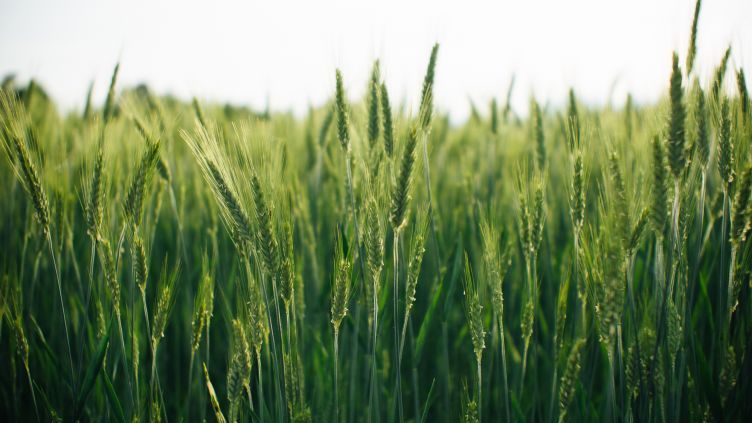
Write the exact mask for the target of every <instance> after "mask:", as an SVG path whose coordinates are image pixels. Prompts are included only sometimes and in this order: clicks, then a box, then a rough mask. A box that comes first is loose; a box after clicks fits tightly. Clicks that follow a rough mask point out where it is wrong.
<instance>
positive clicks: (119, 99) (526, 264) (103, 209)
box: [0, 1, 752, 422]
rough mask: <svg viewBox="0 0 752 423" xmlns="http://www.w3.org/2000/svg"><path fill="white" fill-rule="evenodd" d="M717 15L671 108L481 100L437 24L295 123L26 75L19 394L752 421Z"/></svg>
mask: <svg viewBox="0 0 752 423" xmlns="http://www.w3.org/2000/svg"><path fill="white" fill-rule="evenodd" d="M697 10H698V11H699V1H698V4H697ZM696 22H697V12H696V13H695V24H694V25H693V28H696ZM695 38H696V31H695V30H693V31H692V39H691V42H690V49H689V51H688V52H687V53H686V54H679V55H677V54H674V56H673V58H671V57H666V68H665V69H663V70H656V72H666V70H667V69H669V66H668V65H669V64H672V67H671V68H670V69H672V70H671V72H670V73H669V72H666V75H665V78H666V91H665V94H664V95H663V96H662V97H661V98H662V99H661V100H660V101H659V102H658V103H657V104H641V105H637V104H634V103H633V102H632V100H631V98H627V99H626V103H625V104H624V105H623V107H621V106H620V107H618V108H612V107H605V108H593V107H588V105H587V104H584V103H582V102H580V101H578V97H577V93H576V92H573V91H570V95H569V104H568V107H566V108H564V109H563V110H557V109H554V108H551V107H545V106H543V105H539V104H538V103H536V102H535V100H531V108H530V113H529V117H525V118H522V117H520V115H519V114H518V113H517V112H516V111H515V110H513V109H512V108H511V107H510V106H509V100H508V97H509V96H507V98H506V99H504V98H502V99H500V100H499V101H496V100H495V101H493V102H492V103H491V104H490V106H489V107H488V108H487V109H484V110H476V109H473V112H472V114H471V116H470V118H469V120H468V121H467V122H464V123H462V124H450V122H449V119H448V116H447V114H446V113H443V112H441V110H435V109H434V106H433V100H432V99H433V92H434V90H440V89H441V87H440V86H436V87H434V85H433V81H434V74H435V73H437V72H441V54H440V49H439V46H438V45H437V46H435V47H434V49H433V50H432V51H431V52H430V57H429V56H428V54H427V53H428V52H425V53H426V59H427V63H428V65H427V70H426V73H425V80H424V83H423V86H422V87H415V90H416V92H418V91H419V92H420V94H421V97H420V98H421V99H422V101H421V102H420V104H419V107H418V105H416V107H415V109H413V110H411V109H410V108H409V107H406V106H404V105H401V104H400V103H399V102H398V100H399V99H396V98H390V97H389V94H388V92H387V88H388V86H389V81H384V80H382V78H381V76H380V74H379V65H378V62H376V63H375V64H374V67H373V73H372V76H371V78H370V79H369V80H368V81H363V83H364V84H367V87H368V89H367V90H366V95H365V98H363V99H359V100H356V101H351V98H350V97H348V95H347V90H348V88H351V87H346V86H344V84H343V82H342V76H341V74H340V73H339V71H337V72H336V75H335V71H334V70H332V81H331V82H335V81H336V91H335V92H334V93H332V99H331V101H330V102H328V103H326V104H323V105H320V106H317V107H313V108H311V109H310V111H309V113H308V114H307V115H306V116H305V117H304V118H302V119H301V118H296V117H295V116H293V115H292V114H284V113H274V112H269V111H263V112H259V111H253V110H250V109H247V108H238V107H233V106H230V105H227V106H225V105H218V104H201V103H199V102H198V101H195V100H194V101H193V102H192V103H183V102H181V101H178V100H176V99H174V98H171V97H158V96H154V95H152V93H151V92H150V91H149V89H148V88H146V87H144V86H139V87H136V88H127V89H121V88H120V86H119V85H118V82H117V74H118V68H117V67H116V68H115V71H114V74H113V76H112V81H111V84H110V88H109V92H108V94H107V97H106V101H105V102H104V104H103V106H102V107H96V106H95V105H94V103H93V101H92V99H91V97H92V96H91V92H90V93H89V96H88V98H87V101H86V107H85V109H84V110H83V111H75V112H70V113H65V114H61V113H60V112H59V111H58V109H57V108H56V106H55V103H54V102H53V101H52V99H50V98H49V97H48V96H47V94H46V93H45V91H44V89H43V87H41V86H38V85H36V84H34V83H33V82H32V83H30V84H28V85H24V86H18V85H17V84H14V82H13V81H12V80H10V79H8V80H6V81H5V83H4V84H3V86H2V90H1V91H0V140H2V146H3V148H2V156H3V157H2V160H0V181H1V182H0V199H1V200H0V242H1V244H0V247H2V252H0V420H2V421H57V420H61V421H117V422H127V421H172V422H176V421H186V422H193V421H202V420H206V421H214V420H216V421H220V422H224V421H230V422H234V421H274V422H285V421H292V422H309V421H319V422H371V421H373V422H379V421H390V422H391V421H398V422H405V421H412V422H433V421H451V422H454V421H463V422H478V421H493V422H497V421H498V422H512V421H546V422H557V421H672V422H673V421H701V420H702V421H705V420H709V421H742V420H745V418H744V416H745V415H747V416H749V415H750V413H752V401H751V400H752V379H750V375H752V295H751V294H752V241H750V239H749V238H750V237H749V235H750V228H751V227H752V198H750V197H751V195H752V193H751V191H752V111H751V110H750V107H751V104H750V99H749V96H748V91H747V86H746V83H745V76H744V75H745V74H744V70H743V69H736V68H734V66H733V63H734V61H733V55H734V51H733V49H732V47H733V46H731V47H729V49H728V50H727V51H725V52H723V51H720V52H718V62H719V65H718V66H717V68H716V70H715V72H714V73H713V76H712V78H710V79H708V80H703V79H700V78H699V77H698V76H697V74H696V72H693V62H694V56H695ZM124 65H127V64H124ZM335 76H336V79H335ZM324 82H326V81H322V83H324ZM331 82H330V83H331ZM510 91H511V88H510Z"/></svg>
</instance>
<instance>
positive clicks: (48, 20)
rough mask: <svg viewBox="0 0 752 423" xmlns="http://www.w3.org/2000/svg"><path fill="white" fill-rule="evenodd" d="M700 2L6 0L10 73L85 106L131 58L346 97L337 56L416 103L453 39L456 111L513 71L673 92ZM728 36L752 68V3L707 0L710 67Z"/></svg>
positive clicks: (603, 89)
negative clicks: (429, 67)
mask: <svg viewBox="0 0 752 423" xmlns="http://www.w3.org/2000/svg"><path fill="white" fill-rule="evenodd" d="M693 9H694V0H661V1H659V0H618V1H617V0H568V1H563V0H497V1H477V0H455V1H438V0H434V1H409V0H402V1H392V0H379V1H368V2H366V1H354V0H350V1H345V0H324V1H290V0H264V1H244V2H240V1H229V0H204V1H194V0H182V1H181V0H169V1H168V0H130V1H122V2H115V1H112V0H0V76H2V75H5V74H7V73H10V72H13V73H15V74H16V75H17V77H18V79H19V80H20V81H26V80H28V78H30V77H33V78H35V79H37V80H38V81H40V83H41V84H43V86H44V87H46V88H47V89H48V91H49V92H50V93H51V94H52V96H53V97H54V98H55V99H56V100H57V101H58V102H60V103H61V104H62V105H63V106H64V107H66V108H70V107H78V108H80V107H82V104H83V102H84V97H85V94H86V89H87V87H88V84H89V82H90V81H92V80H94V81H95V96H96V99H97V100H98V101H102V99H103V98H104V96H105V94H106V91H107V84H108V82H109V77H110V73H111V72H112V67H113V66H114V64H115V62H116V61H118V60H120V61H121V74H120V75H121V79H120V82H121V84H124V85H134V84H137V83H139V82H147V83H148V84H149V85H150V86H151V87H152V88H153V89H155V91H156V92H158V93H167V92H170V93H173V94H176V95H178V96H179V97H182V98H190V97H191V96H194V95H195V96H197V97H199V98H201V99H203V100H216V101H230V102H233V103H237V104H248V105H251V106H254V107H258V108H262V107H264V106H265V105H266V103H267V100H268V101H269V102H270V104H271V106H272V108H274V109H290V108H292V109H293V110H295V111H296V112H297V113H302V112H304V111H305V110H306V108H307V106H308V105H309V104H311V103H313V104H320V103H321V102H323V101H325V100H326V99H327V98H328V97H329V96H330V95H331V94H332V92H333V90H334V69H335V68H336V67H340V68H341V69H342V71H343V73H344V77H345V83H346V86H347V89H348V92H349V94H350V96H352V97H355V96H359V95H361V94H362V93H363V92H364V89H365V87H366V81H367V79H368V74H369V72H370V68H371V65H372V62H373V60H374V59H376V58H379V59H381V63H382V75H383V77H384V78H385V80H386V83H387V86H388V88H389V89H390V94H391V96H392V97H394V98H399V97H403V98H405V99H407V101H408V104H414V103H415V102H416V100H417V97H418V95H419V91H420V84H421V80H422V76H423V73H424V72H425V67H426V63H427V60H428V55H429V52H430V48H431V46H432V44H433V43H434V42H439V43H440V44H441V47H440V51H439V59H438V66H437V76H436V86H435V96H436V103H437V105H438V107H440V108H442V109H444V110H449V111H450V112H451V113H452V116H453V118H454V119H462V118H464V117H466V116H467V114H468V111H469V99H470V98H472V99H473V101H474V102H475V103H476V104H477V105H478V107H479V108H481V110H482V111H483V112H485V111H486V107H487V104H488V101H490V99H491V97H492V96H496V97H499V98H501V99H503V97H504V95H505V91H506V88H507V85H508V83H509V80H510V78H511V76H512V74H515V75H516V77H517V82H516V88H515V95H514V97H513V106H514V107H515V108H516V109H517V110H524V109H526V108H527V104H528V100H529V98H530V95H531V94H533V93H534V94H535V95H536V97H537V98H538V99H539V100H541V101H543V102H551V103H552V104H554V105H559V104H563V101H564V99H565V96H566V93H567V90H568V88H569V87H570V86H573V87H574V88H575V91H576V92H577V93H578V95H579V96H580V98H581V99H582V100H584V101H586V102H588V103H591V104H604V103H607V102H608V101H609V99H610V98H613V100H612V102H613V104H616V105H620V104H622V103H623V100H624V98H625V96H626V93H627V92H628V91H629V92H632V93H633V95H634V96H635V98H636V99H637V100H638V101H653V100H655V99H656V98H657V97H658V96H659V95H661V94H662V93H663V92H664V90H665V89H666V88H667V86H668V79H669V73H670V67H671V52H672V51H673V50H678V52H679V53H680V57H681V63H682V65H683V63H684V56H685V55H686V49H687V44H688V38H689V29H690V24H691V21H692V13H693ZM729 43H731V44H732V45H733V47H732V62H731V63H732V64H733V65H734V66H736V67H738V66H740V65H746V68H747V69H748V71H747V72H748V78H747V80H752V77H750V74H749V69H750V68H752V0H705V2H704V4H703V7H702V13H701V15H700V23H699V39H698V62H697V64H696V66H697V68H698V69H699V71H700V73H701V75H709V74H710V73H711V72H712V69H713V67H714V66H715V65H716V64H717V63H718V62H719V60H720V57H721V55H722V54H723V52H724V50H725V48H726V46H727V45H728V44H729ZM122 86H123V85H121V87H122ZM611 95H612V96H613V97H610V96H611ZM502 101H503V100H502Z"/></svg>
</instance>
